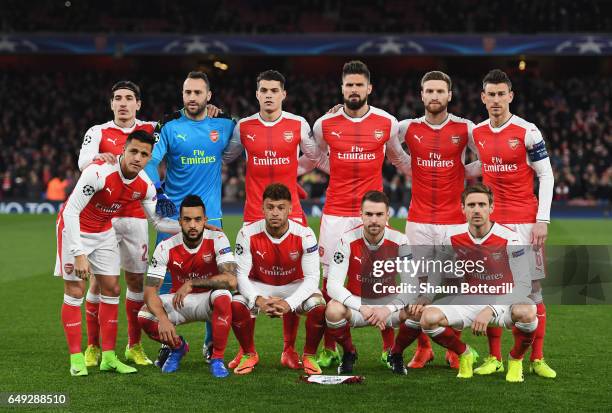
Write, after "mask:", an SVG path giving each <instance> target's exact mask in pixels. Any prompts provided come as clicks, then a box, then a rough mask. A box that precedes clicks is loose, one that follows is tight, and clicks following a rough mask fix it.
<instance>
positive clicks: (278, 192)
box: [262, 183, 291, 202]
mask: <svg viewBox="0 0 612 413" xmlns="http://www.w3.org/2000/svg"><path fill="white" fill-rule="evenodd" d="M262 199H263V200H266V199H269V200H271V201H284V200H287V201H289V202H291V191H289V188H287V187H286V186H285V185H283V184H277V183H274V184H270V185H268V186H267V187H266V189H265V190H264V193H263V197H262Z"/></svg>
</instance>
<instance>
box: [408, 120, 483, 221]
mask: <svg viewBox="0 0 612 413" xmlns="http://www.w3.org/2000/svg"><path fill="white" fill-rule="evenodd" d="M473 127H474V124H473V123H472V122H471V121H469V120H467V119H462V118H460V117H457V116H454V115H452V114H449V115H448V117H447V118H446V120H445V121H444V122H443V123H442V124H440V125H431V124H429V123H428V122H427V121H426V120H425V117H424V116H423V117H421V118H418V119H407V120H403V121H401V122H400V124H399V137H400V139H401V140H403V141H404V142H406V145H407V146H408V149H409V152H410V155H411V159H412V162H411V165H412V199H411V200H410V209H409V210H408V221H412V222H419V223H426V224H443V225H450V224H462V223H464V222H465V216H464V215H463V213H462V212H461V193H462V192H463V188H464V186H465V168H464V164H465V152H466V148H467V147H468V145H469V146H470V148H471V149H472V150H474V151H475V150H476V149H475V148H474V146H473V139H472V129H473Z"/></svg>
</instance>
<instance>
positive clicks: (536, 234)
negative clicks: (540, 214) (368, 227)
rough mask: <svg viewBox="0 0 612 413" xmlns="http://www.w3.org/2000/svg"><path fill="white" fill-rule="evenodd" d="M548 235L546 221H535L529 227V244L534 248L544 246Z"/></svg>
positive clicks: (537, 248)
mask: <svg viewBox="0 0 612 413" xmlns="http://www.w3.org/2000/svg"><path fill="white" fill-rule="evenodd" d="M547 237H548V224H547V223H546V222H536V223H535V224H533V227H532V228H531V245H533V249H534V250H536V251H537V250H539V249H540V248H542V247H543V246H544V243H545V242H546V238H547Z"/></svg>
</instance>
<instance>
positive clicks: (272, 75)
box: [257, 70, 285, 89]
mask: <svg viewBox="0 0 612 413" xmlns="http://www.w3.org/2000/svg"><path fill="white" fill-rule="evenodd" d="M262 80H276V81H277V82H279V83H280V85H281V89H284V88H285V76H283V74H282V73H281V72H279V71H278V70H266V71H265V72H261V73H260V74H259V75H257V88H258V89H259V82H261V81H262Z"/></svg>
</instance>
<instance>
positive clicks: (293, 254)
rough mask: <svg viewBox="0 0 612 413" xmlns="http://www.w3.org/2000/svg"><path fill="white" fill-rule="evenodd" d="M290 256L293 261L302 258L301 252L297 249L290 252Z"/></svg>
mask: <svg viewBox="0 0 612 413" xmlns="http://www.w3.org/2000/svg"><path fill="white" fill-rule="evenodd" d="M289 258H291V261H297V259H298V258H300V253H299V252H297V251H291V252H290V253H289Z"/></svg>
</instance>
